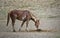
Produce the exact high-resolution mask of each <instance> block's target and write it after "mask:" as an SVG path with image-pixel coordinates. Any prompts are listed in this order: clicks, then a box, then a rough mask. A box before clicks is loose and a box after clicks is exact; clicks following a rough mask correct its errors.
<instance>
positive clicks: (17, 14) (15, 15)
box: [7, 9, 39, 32]
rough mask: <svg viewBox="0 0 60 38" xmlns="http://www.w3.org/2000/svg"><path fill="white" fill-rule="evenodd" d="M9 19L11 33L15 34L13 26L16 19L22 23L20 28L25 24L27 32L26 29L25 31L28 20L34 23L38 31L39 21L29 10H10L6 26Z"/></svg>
mask: <svg viewBox="0 0 60 38" xmlns="http://www.w3.org/2000/svg"><path fill="white" fill-rule="evenodd" d="M10 18H11V20H12V28H13V32H15V29H14V24H15V20H16V19H17V20H20V21H22V24H21V28H22V26H23V24H24V23H25V22H26V30H27V31H28V29H27V27H28V23H29V21H30V20H32V21H33V22H34V23H35V27H36V29H38V27H39V19H37V17H36V16H35V15H33V14H32V13H31V12H30V11H29V10H16V9H15V10H11V11H10V12H9V13H8V16H7V26H8V24H9V20H10ZM21 28H19V31H20V30H21Z"/></svg>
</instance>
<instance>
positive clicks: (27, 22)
mask: <svg viewBox="0 0 60 38" xmlns="http://www.w3.org/2000/svg"><path fill="white" fill-rule="evenodd" d="M28 24H29V20H27V21H26V31H29V30H28Z"/></svg>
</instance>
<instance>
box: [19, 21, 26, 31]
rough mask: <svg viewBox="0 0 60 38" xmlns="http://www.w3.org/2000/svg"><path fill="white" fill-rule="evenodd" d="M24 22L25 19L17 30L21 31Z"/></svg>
mask: <svg viewBox="0 0 60 38" xmlns="http://www.w3.org/2000/svg"><path fill="white" fill-rule="evenodd" d="M24 23H25V20H24V21H23V22H22V24H21V27H20V28H19V31H21V28H22V27H23V24H24Z"/></svg>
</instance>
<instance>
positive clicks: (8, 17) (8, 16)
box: [6, 13, 10, 26]
mask: <svg viewBox="0 0 60 38" xmlns="http://www.w3.org/2000/svg"><path fill="white" fill-rule="evenodd" d="M9 20H10V14H9V13H8V15H7V25H6V26H8V23H9Z"/></svg>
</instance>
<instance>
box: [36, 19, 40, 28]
mask: <svg viewBox="0 0 60 38" xmlns="http://www.w3.org/2000/svg"><path fill="white" fill-rule="evenodd" d="M39 24H40V23H39V20H36V21H35V26H36V28H37V29H38V26H39Z"/></svg>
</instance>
